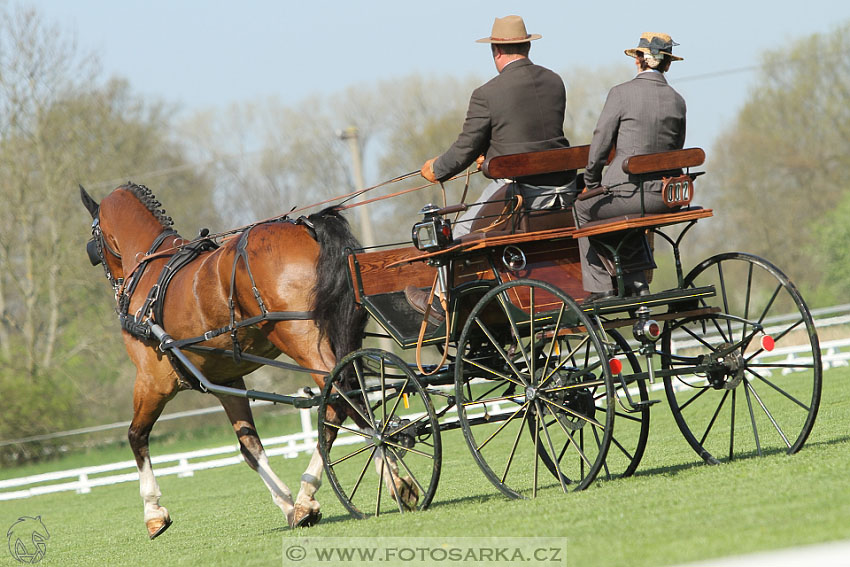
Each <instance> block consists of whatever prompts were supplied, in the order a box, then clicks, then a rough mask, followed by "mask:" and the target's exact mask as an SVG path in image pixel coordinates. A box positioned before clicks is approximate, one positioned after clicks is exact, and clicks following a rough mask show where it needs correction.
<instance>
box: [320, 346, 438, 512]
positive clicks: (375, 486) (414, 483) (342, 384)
mask: <svg viewBox="0 0 850 567" xmlns="http://www.w3.org/2000/svg"><path fill="white" fill-rule="evenodd" d="M322 395H323V400H322V404H321V405H320V406H319V410H318V413H319V418H318V421H319V431H318V433H319V452H320V453H321V455H322V460H323V461H324V464H325V474H326V475H327V478H328V480H329V481H330V483H331V486H332V487H333V489H334V492H335V493H336V495H337V497H338V498H339V500H340V502H342V504H343V506H345V508H346V509H347V510H348V511H349V512H350V513H351V515H352V516H354V517H356V518H366V517H368V516H372V515H374V516H378V515H380V514H384V513H388V512H407V511H412V510H423V509H425V508H427V507H428V506H429V505H430V503H431V500H432V499H433V498H434V493H435V492H436V490H437V483H438V482H439V479H440V467H441V458H442V448H441V447H442V446H441V443H440V428H439V424H438V422H437V417H436V415H435V414H434V408H433V406H432V404H431V399H430V397H429V396H428V393H427V392H426V391H425V389H424V388H423V387H422V385H421V384H420V383H419V380H418V379H417V378H416V375H415V374H414V373H413V372H412V371H411V370H410V368H409V367H408V366H407V364H406V363H405V362H404V361H403V360H401V359H400V358H399V357H398V356H396V355H394V354H392V353H389V352H386V351H382V350H379V349H362V350H358V351H355V352H352V353H350V354H349V355H347V356H346V357H344V358H343V359H342V360H341V361H340V362H339V363H337V365H336V367H335V368H334V370H333V371H332V372H331V374H330V375H329V376H328V378H327V381H326V382H325V387H324V390H323V392H322ZM341 414H344V415H347V416H348V417H349V418H351V419H348V420H346V421H345V422H344V423H342V424H340V423H338V421H339V420H335V419H334V415H341ZM352 422H354V423H352ZM333 437H336V438H335V440H333V443H332V444H331V443H330V442H329V441H330V439H332V438H333Z"/></svg>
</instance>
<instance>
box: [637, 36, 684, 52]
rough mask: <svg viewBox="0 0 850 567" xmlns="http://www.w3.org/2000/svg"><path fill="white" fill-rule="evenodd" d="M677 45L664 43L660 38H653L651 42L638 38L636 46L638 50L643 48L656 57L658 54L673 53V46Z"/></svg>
mask: <svg viewBox="0 0 850 567" xmlns="http://www.w3.org/2000/svg"><path fill="white" fill-rule="evenodd" d="M674 45H679V44H678V43H676V42H675V41H672V40H671V41H669V42H668V41H664V40H663V39H661V38H660V37H657V36H656V37H653V38H652V41H649V40H647V39H646V38H645V37H642V38H640V43H639V44H638V49H640V48H644V49H649V52H650V53H652V54H653V55H658V54H659V53H667V54H672V53H673V46H674Z"/></svg>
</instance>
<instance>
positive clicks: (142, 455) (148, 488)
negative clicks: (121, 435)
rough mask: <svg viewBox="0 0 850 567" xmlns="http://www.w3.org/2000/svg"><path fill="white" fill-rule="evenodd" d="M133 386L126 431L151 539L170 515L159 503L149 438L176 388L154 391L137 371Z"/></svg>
mask: <svg viewBox="0 0 850 567" xmlns="http://www.w3.org/2000/svg"><path fill="white" fill-rule="evenodd" d="M133 390H134V391H133V421H132V422H131V423H130V429H129V430H128V431H127V439H128V440H129V442H130V448H131V449H132V450H133V455H134V456H135V458H136V466H137V467H138V469H139V494H140V495H141V497H142V502H143V503H144V519H145V526H146V527H147V530H148V537H150V539H154V538H155V537H157V536H159V535H161V534H162V533H163V532H164V531H165V530H167V529H168V526H170V525H171V517H170V516H169V515H168V510H167V509H166V508H164V507H163V506H160V505H159V499H160V498H161V497H162V492H161V491H160V490H159V484H157V482H156V477H155V476H154V474H153V467H152V466H151V457H150V450H149V447H148V439H149V437H150V433H151V430H152V429H153V426H154V423H156V420H157V419H159V416H160V414H161V413H162V410H163V408H164V407H165V404H166V403H167V402H168V400H170V399H171V398H172V397H174V394H175V393H176V389H172V390H171V391H166V392H162V391H157V390H156V389H154V388H151V387H150V385H149V384H148V383H147V381H146V380H145V379H144V378H143V377H141V376H140V375H137V376H136V384H135V387H134V389H133Z"/></svg>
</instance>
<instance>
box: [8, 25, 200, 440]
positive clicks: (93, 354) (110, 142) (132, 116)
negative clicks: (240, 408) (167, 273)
mask: <svg viewBox="0 0 850 567" xmlns="http://www.w3.org/2000/svg"><path fill="white" fill-rule="evenodd" d="M0 42H2V45H0V101H2V103H0V179H2V181H0V198H2V200H3V207H2V208H0V226H2V227H3V230H2V232H0V391H2V392H3V400H4V412H3V413H4V419H3V420H2V421H0V439H2V438H6V437H9V436H13V437H20V436H25V435H27V434H28V433H40V432H44V431H45V430H47V431H49V430H53V429H55V428H58V427H65V426H68V425H72V424H79V423H80V422H81V421H84V420H85V419H87V418H88V417H89V416H92V415H96V414H97V412H95V411H90V412H80V411H79V408H78V407H77V406H78V404H79V403H81V402H82V401H83V400H85V402H86V403H87V405H89V407H99V408H100V409H103V408H104V407H106V406H107V405H108V404H109V403H110V402H112V400H111V399H109V400H99V401H98V396H96V395H92V393H93V392H94V391H95V389H96V387H97V386H99V385H100V384H101V383H102V382H104V381H107V382H108V381H110V380H114V377H115V375H116V373H115V371H114V369H115V368H116V367H119V368H120V367H121V364H120V363H119V362H118V361H119V360H120V361H125V359H126V357H125V356H124V354H123V346H122V345H121V344H120V335H119V333H118V329H117V323H116V320H115V317H114V313H113V311H114V304H113V303H112V302H111V301H110V298H109V297H110V294H109V292H108V291H107V290H108V288H107V287H105V286H104V284H103V281H102V280H101V278H100V274H101V273H102V272H101V271H100V268H96V269H93V268H92V267H91V266H90V265H89V264H88V262H87V260H86V255H85V252H84V248H85V243H86V240H87V239H88V238H89V233H88V231H87V225H88V224H89V223H90V222H91V220H90V217H89V216H88V213H87V212H86V211H85V210H84V209H83V208H82V206H81V204H80V203H79V191H78V189H77V184H78V183H84V184H86V185H89V189H92V188H96V189H98V190H99V192H100V194H101V195H102V194H103V193H105V192H106V190H105V189H109V190H111V188H112V187H114V186H115V185H117V184H119V183H120V182H117V181H116V182H105V183H99V182H98V181H99V180H108V179H122V180H124V181H126V180H127V177H126V176H128V175H129V174H132V173H133V172H136V173H138V175H140V176H141V177H145V175H144V172H151V171H170V170H172V169H173V168H174V167H176V166H178V165H180V164H182V163H184V161H183V157H182V155H181V151H180V148H179V147H178V146H176V145H175V143H174V142H171V141H169V132H168V121H169V115H168V111H167V110H166V109H165V107H164V106H163V105H157V104H155V105H147V104H144V103H142V102H141V101H139V100H138V99H136V97H134V96H133V95H132V94H131V93H130V91H129V87H128V85H127V83H126V82H123V81H120V80H112V81H108V82H107V83H106V84H104V85H102V86H98V83H97V73H96V71H95V69H96V65H95V63H96V61H95V60H94V59H93V58H92V57H90V56H86V55H80V54H79V53H78V52H77V51H76V49H75V48H74V43H73V41H72V39H69V37H68V36H67V35H66V34H64V33H63V32H62V31H61V30H58V29H56V28H54V27H51V26H49V25H47V24H45V23H44V22H43V21H42V20H41V19H40V17H39V16H38V14H37V12H35V11H33V10H18V11H3V12H0ZM164 179H166V180H167V183H168V184H169V185H170V187H171V188H173V189H175V190H176V191H177V192H179V193H175V194H174V196H175V197H177V196H180V197H181V198H180V199H179V205H180V206H178V207H177V210H179V209H181V208H183V209H184V210H191V208H190V207H192V206H193V205H192V204H191V201H194V202H195V203H197V202H198V201H199V200H200V201H201V202H203V201H207V202H208V201H209V198H208V197H207V196H206V195H207V194H208V192H209V189H210V184H209V182H208V181H207V180H205V179H204V178H203V177H202V176H199V175H197V174H195V173H194V172H193V171H191V170H182V171H177V172H172V173H170V174H169V175H168V176H167V177H165V178H164ZM93 181H94V183H92V182H93ZM136 181H138V182H145V181H146V180H145V179H140V178H137V179H136ZM93 192H94V193H96V194H97V193H98V191H93ZM162 193H168V191H163V192H160V197H161V198H162V199H163V201H164V202H168V200H167V199H166V198H165V196H163V195H162ZM190 195H191V197H190ZM175 201H178V200H177V199H175ZM194 206H197V205H194ZM209 209H212V207H209ZM174 212H175V210H172V213H174ZM194 216H196V217H200V216H202V215H194ZM207 219H208V220H212V219H211V218H210V217H209V216H208V217H207ZM124 364H125V366H124V368H125V369H126V368H127V366H128V363H126V362H124ZM130 387H131V383H129V381H128V384H127V386H126V390H127V391H129V389H130ZM88 396H91V398H88Z"/></svg>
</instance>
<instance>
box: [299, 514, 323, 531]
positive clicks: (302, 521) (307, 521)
mask: <svg viewBox="0 0 850 567" xmlns="http://www.w3.org/2000/svg"><path fill="white" fill-rule="evenodd" d="M321 519H322V513H321V512H313V511H309V512H307V513H305V514H304V515H303V516H301V518H299V519H296V520H295V524H293V526H292V527H293V528H309V527H312V526H315V525H316V524H318V523H319V521H320V520H321Z"/></svg>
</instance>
